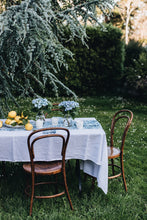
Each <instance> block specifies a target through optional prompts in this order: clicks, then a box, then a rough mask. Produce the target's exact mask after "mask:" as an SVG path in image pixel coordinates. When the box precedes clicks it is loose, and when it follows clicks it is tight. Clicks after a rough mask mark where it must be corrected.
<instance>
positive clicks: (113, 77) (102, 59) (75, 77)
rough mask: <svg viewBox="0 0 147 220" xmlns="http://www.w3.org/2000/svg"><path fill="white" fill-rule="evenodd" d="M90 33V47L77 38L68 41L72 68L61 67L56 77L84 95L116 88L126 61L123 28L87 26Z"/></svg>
mask: <svg viewBox="0 0 147 220" xmlns="http://www.w3.org/2000/svg"><path fill="white" fill-rule="evenodd" d="M67 34H68V31H67ZM87 35H88V41H87V46H88V47H86V46H85V45H83V44H82V43H81V41H79V40H78V39H76V40H75V42H67V43H65V46H66V47H67V48H68V49H70V50H71V51H72V52H73V54H74V60H73V59H71V58H69V57H67V63H68V65H69V68H68V70H67V71H66V70H65V69H63V68H62V70H61V71H60V72H59V73H57V77H58V78H59V79H60V80H61V81H62V82H63V83H64V84H65V85H66V86H68V87H69V88H70V89H72V90H74V92H76V93H77V94H78V95H81V96H82V95H96V94H98V93H103V92H105V93H107V92H110V91H114V90H116V87H119V85H120V79H121V74H122V72H123V64H124V44H123V42H122V41H121V36H122V32H121V30H120V29H118V28H116V27H113V26H112V25H106V26H105V30H104V31H102V28H101V27H96V28H93V27H87Z"/></svg>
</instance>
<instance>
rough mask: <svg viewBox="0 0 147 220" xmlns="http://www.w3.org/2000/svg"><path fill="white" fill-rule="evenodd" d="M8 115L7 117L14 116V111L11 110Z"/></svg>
mask: <svg viewBox="0 0 147 220" xmlns="http://www.w3.org/2000/svg"><path fill="white" fill-rule="evenodd" d="M8 117H9V118H15V117H16V112H15V111H11V112H9V113H8Z"/></svg>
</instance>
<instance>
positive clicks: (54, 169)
mask: <svg viewBox="0 0 147 220" xmlns="http://www.w3.org/2000/svg"><path fill="white" fill-rule="evenodd" d="M23 169H24V170H25V171H26V172H28V173H31V163H26V164H23ZM61 170H62V161H53V162H49V163H48V162H42V163H41V162H37V163H34V172H35V173H36V174H41V175H51V174H56V173H60V172H61Z"/></svg>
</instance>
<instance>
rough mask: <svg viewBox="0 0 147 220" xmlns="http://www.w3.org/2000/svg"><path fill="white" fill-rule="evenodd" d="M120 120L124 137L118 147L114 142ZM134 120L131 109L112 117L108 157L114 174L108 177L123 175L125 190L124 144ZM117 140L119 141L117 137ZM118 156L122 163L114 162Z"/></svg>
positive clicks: (121, 111)
mask: <svg viewBox="0 0 147 220" xmlns="http://www.w3.org/2000/svg"><path fill="white" fill-rule="evenodd" d="M120 120H121V124H119V126H121V129H122V130H123V133H122V138H121V142H120V147H118V144H117V146H116V144H114V131H116V133H117V128H116V124H118V121H120ZM132 120H133V113H132V112H131V111H130V110H127V109H122V110H120V111H117V112H116V113H115V115H114V116H113V118H112V123H111V138H110V146H108V159H109V160H110V161H111V163H109V164H108V165H109V166H111V167H112V175H111V176H109V177H108V179H114V178H117V177H119V176H122V179H123V183H124V188H125V191H127V185H126V179H125V174H124V162H123V156H124V154H123V153H124V144H125V140H126V135H127V132H128V129H129V127H130V125H131V122H132ZM119 130H120V128H119ZM115 141H116V142H117V140H116V139H115ZM116 142H115V143H116ZM118 143H119V142H118ZM116 158H119V159H120V165H117V164H116V163H114V159H116ZM116 169H117V173H116Z"/></svg>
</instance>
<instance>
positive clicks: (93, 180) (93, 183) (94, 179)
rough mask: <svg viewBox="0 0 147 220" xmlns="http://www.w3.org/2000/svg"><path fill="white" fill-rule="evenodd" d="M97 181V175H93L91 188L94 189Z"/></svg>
mask: <svg viewBox="0 0 147 220" xmlns="http://www.w3.org/2000/svg"><path fill="white" fill-rule="evenodd" d="M95 181H96V178H95V177H92V186H91V189H92V190H93V189H94V185H95Z"/></svg>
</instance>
